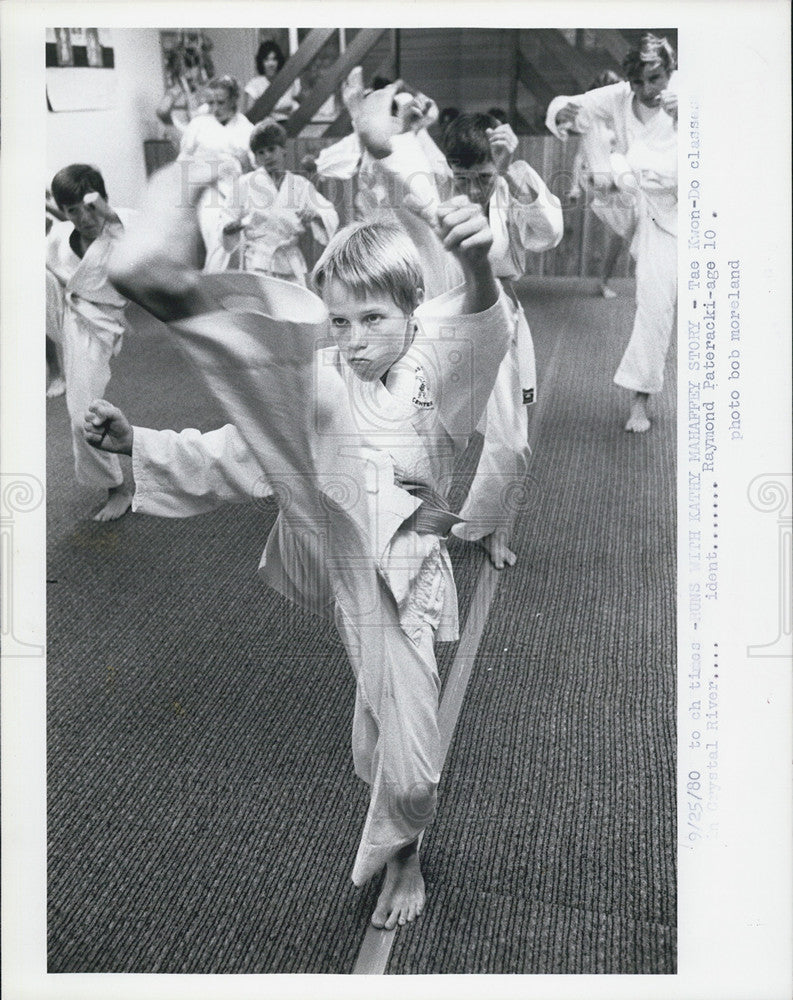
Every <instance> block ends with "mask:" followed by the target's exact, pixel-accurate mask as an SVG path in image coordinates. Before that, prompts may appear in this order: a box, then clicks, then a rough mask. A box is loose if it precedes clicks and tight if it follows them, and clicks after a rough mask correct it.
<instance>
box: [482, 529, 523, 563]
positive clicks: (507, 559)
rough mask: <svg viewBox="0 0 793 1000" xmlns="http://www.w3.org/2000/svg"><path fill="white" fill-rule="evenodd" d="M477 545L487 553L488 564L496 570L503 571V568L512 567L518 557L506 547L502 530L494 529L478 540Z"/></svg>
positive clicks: (505, 536)
mask: <svg viewBox="0 0 793 1000" xmlns="http://www.w3.org/2000/svg"><path fill="white" fill-rule="evenodd" d="M479 544H480V545H481V546H482V548H483V549H484V550H485V552H487V554H488V556H489V557H490V562H491V563H492V564H493V565H494V566H495V568H496V569H504V567H505V566H514V565H515V563H516V562H517V561H518V557H517V556H516V555H515V553H514V552H513V551H512V549H511V548H510V547H509V546H508V545H507V532H506V531H505V530H504V529H503V528H496V530H495V531H491V532H490V534H489V535H485V536H484V538H480V539H479Z"/></svg>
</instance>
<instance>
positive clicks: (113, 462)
mask: <svg viewBox="0 0 793 1000" xmlns="http://www.w3.org/2000/svg"><path fill="white" fill-rule="evenodd" d="M51 191H52V196H53V198H54V200H55V203H56V204H57V206H58V209H59V210H60V211H61V212H63V213H64V215H65V216H66V219H65V220H64V221H56V222H53V224H52V227H51V229H50V231H49V234H48V236H47V256H46V266H47V300H46V301H47V312H46V316H47V338H48V339H49V340H50V341H51V342H53V343H54V344H57V345H59V346H60V348H61V350H62V353H63V378H64V380H65V384H66V408H67V410H68V413H69V419H70V422H71V428H72V447H73V450H74V471H75V475H76V477H77V481H78V482H79V483H82V484H83V485H85V486H95V487H99V488H101V489H104V490H106V491H107V498H106V500H105V503H104V504H103V506H102V508H101V509H100V510H99V512H98V513H97V514H95V516H94V520H97V521H112V520H115V519H116V518H118V517H121V516H122V514H124V513H125V512H126V511H127V510H129V507H130V504H131V502H132V498H131V495H130V493H129V491H128V490H127V489H126V488H125V486H124V477H123V474H122V471H121V465H120V463H119V460H118V459H117V458H116V456H115V455H106V454H102V452H99V451H96V450H95V449H93V448H90V447H88V445H87V444H86V442H85V439H84V437H83V431H82V428H83V417H84V415H85V408H86V406H87V405H88V404H89V403H90V402H91V400H92V399H95V398H96V397H97V396H99V395H101V394H102V393H103V392H104V391H105V388H106V386H107V383H108V382H109V381H110V359H111V358H113V357H114V356H115V355H117V354H118V352H119V351H120V350H121V341H122V336H123V334H124V330H125V329H126V323H125V320H124V308H125V306H126V305H127V300H126V299H125V298H124V297H123V296H122V295H120V294H119V293H118V291H116V289H115V288H114V287H113V285H112V284H111V283H110V282H109V281H108V275H107V268H108V259H109V257H110V254H111V251H112V249H113V247H114V245H115V244H116V243H117V241H118V240H119V239H120V238H121V236H123V234H124V229H125V225H127V224H128V223H129V221H130V219H131V217H132V213H131V212H128V211H126V210H124V209H115V208H111V207H110V204H109V203H108V197H107V191H106V189H105V182H104V180H103V178H102V175H101V174H100V172H99V171H98V170H97V169H96V168H95V167H92V166H89V165H88V164H85V163H73V164H71V165H70V166H68V167H64V168H63V169H62V170H59V171H58V173H57V174H56V175H55V177H54V178H53V179H52V184H51Z"/></svg>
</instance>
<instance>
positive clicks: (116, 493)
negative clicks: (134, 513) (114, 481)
mask: <svg viewBox="0 0 793 1000" xmlns="http://www.w3.org/2000/svg"><path fill="white" fill-rule="evenodd" d="M131 506H132V494H131V493H130V492H129V491H128V490H127V489H126V488H125V487H124V486H114V487H113V488H112V489H110V490H108V491H107V503H106V504H105V506H104V507H103V508H102V509H101V510H100V511H99V513H98V514H94V520H95V521H115V520H117V519H118V518H119V517H123V516H124V514H126V513H127V511H128V510H129V508H130V507H131Z"/></svg>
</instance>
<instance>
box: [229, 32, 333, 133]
mask: <svg viewBox="0 0 793 1000" xmlns="http://www.w3.org/2000/svg"><path fill="white" fill-rule="evenodd" d="M336 30H337V29H336V28H312V29H311V31H309V33H308V34H307V35H306V37H305V38H304V39H303V41H302V42H301V43H300V47H299V48H298V50H297V52H295V53H294V55H291V56H290V57H289V59H288V60H287V61H286V63H284V65H283V66H282V67H281V69H280V70H279V71H278V74H277V75H276V77H275V79H274V80H273V82H272V83H271V84H270V86H269V87H268V88H267V90H265V92H264V93H263V94H262V96H261V97H260V98H259V99H258V101H256V103H255V104H254V105H252V107H251V108H249V110H248V112H247V116H248V118H249V119H250V121H252V122H253V124H254V125H255V124H256V123H257V122H260V121H261V120H262V118H266V117H267V115H269V114H270V112H271V111H272V110H273V108H274V107H275V106H276V104H277V103H278V102H279V101H280V100H281V98H282V97H283V96H284V94H285V93H286V92H287V90H289V88H290V87H291V86H292V84H293V83H294V82H295V80H296V79H297V78H298V77H299V76H300V74H301V73H302V72H303V71H304V70H305V69H306V67H307V66H308V65H309V63H310V62H311V60H312V59H313V58H314V56H315V55H316V54H317V53H318V52H319V50H320V49H321V48H322V46H323V45H324V44H325V42H327V40H328V39H329V38H330V37H331V36H332V35H333V33H334V32H335V31H336Z"/></svg>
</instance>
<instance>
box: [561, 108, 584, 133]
mask: <svg viewBox="0 0 793 1000" xmlns="http://www.w3.org/2000/svg"><path fill="white" fill-rule="evenodd" d="M580 110H581V105H580V104H576V103H575V102H574V101H570V103H569V104H565V106H564V107H563V108H561V109H560V110H559V111H557V112H556V127H557V129H559V131H560V132H561V133H562V135H564V136H567V135H569V134H570V133H571V132H572V133H573V134H574V135H577V134H578V132H577V130H576V119H577V118H578V112H579V111H580Z"/></svg>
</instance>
